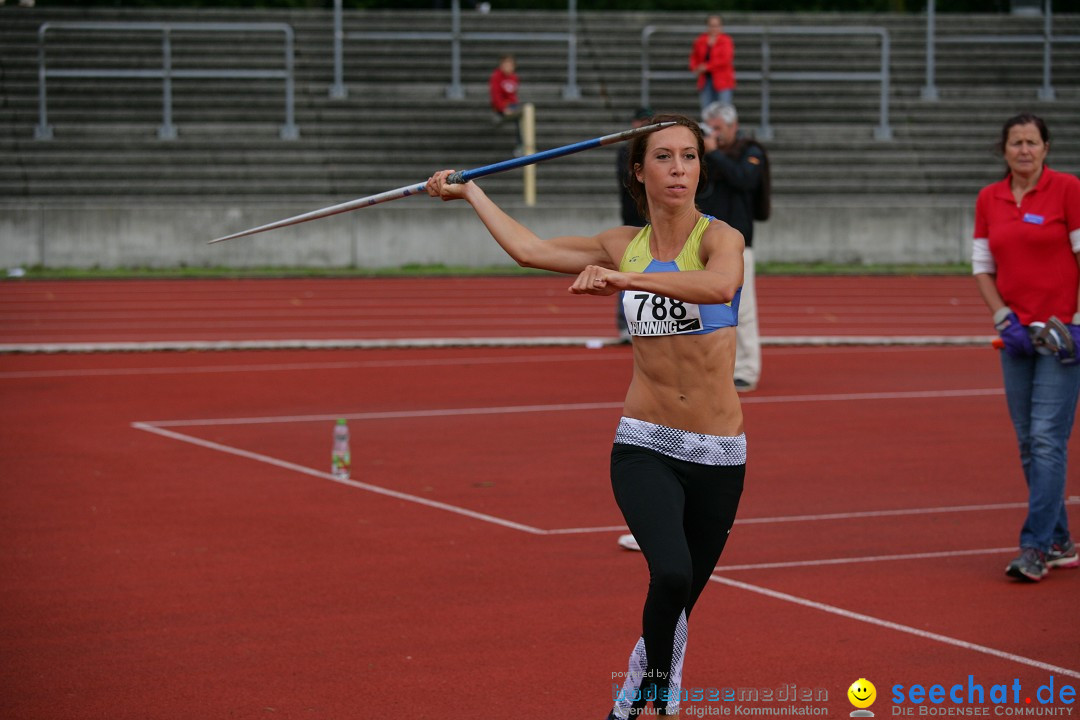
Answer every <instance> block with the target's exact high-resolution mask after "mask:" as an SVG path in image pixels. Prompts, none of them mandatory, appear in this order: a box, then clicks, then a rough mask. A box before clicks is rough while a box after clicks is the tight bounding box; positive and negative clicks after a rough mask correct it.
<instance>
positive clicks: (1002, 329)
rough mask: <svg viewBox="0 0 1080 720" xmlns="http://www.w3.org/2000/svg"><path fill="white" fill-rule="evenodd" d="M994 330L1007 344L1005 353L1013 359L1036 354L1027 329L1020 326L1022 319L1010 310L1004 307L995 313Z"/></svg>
mask: <svg viewBox="0 0 1080 720" xmlns="http://www.w3.org/2000/svg"><path fill="white" fill-rule="evenodd" d="M994 329H996V330H997V331H998V335H1000V336H1001V341H1002V342H1003V343H1005V352H1007V353H1009V354H1010V355H1012V356H1013V357H1024V356H1025V355H1034V354H1035V348H1034V347H1033V346H1032V344H1031V336H1030V335H1028V331H1027V328H1026V327H1024V326H1023V325H1021V324H1020V318H1018V317H1016V313H1014V312H1013V311H1012V310H1011V309H1010V308H1007V307H1003V308H1001V309H1000V310H998V311H997V312H996V313H994Z"/></svg>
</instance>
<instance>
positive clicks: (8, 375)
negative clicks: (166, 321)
mask: <svg viewBox="0 0 1080 720" xmlns="http://www.w3.org/2000/svg"><path fill="white" fill-rule="evenodd" d="M629 359H630V353H629V351H627V352H625V353H615V352H604V353H594V352H590V353H588V354H586V353H585V352H584V351H582V352H581V353H577V354H574V355H530V356H516V357H497V356H491V357H469V358H429V359H426V360H417V359H414V360H406V359H401V360H354V361H351V362H349V361H341V362H313V363H259V364H247V365H193V366H190V367H183V366H177V367H160V366H159V367H147V368H85V369H77V368H70V369H61V370H10V371H7V372H0V380H24V379H30V378H52V377H111V376H119V377H128V376H132V375H203V374H211V373H238V372H242V373H252V372H294V371H306V370H354V369H360V368H402V367H440V366H446V365H453V366H460V365H495V364H498V365H504V364H510V363H552V362H596V361H611V362H615V361H618V362H625V361H627V360H629Z"/></svg>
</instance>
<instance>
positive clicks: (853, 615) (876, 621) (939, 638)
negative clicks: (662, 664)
mask: <svg viewBox="0 0 1080 720" xmlns="http://www.w3.org/2000/svg"><path fill="white" fill-rule="evenodd" d="M709 580H711V581H712V582H715V583H720V584H721V585H728V586H730V587H733V588H738V589H739V590H746V591H748V592H753V593H758V594H759V595H765V596H766V597H771V598H773V599H775V600H782V601H784V602H789V603H794V604H796V605H802V606H803V607H807V608H810V609H812V610H819V611H821V612H825V613H829V614H831V615H839V616H840V617H843V618H847V619H849V620H857V621H859V622H864V623H867V624H870V625H877V626H878V627H883V628H888V629H889V630H896V631H897V632H902V633H907V634H909V635H915V636H916V637H920V638H923V639H925V640H932V641H934V642H938V643H942V644H944V645H952V646H953V647H958V648H961V649H963V650H970V651H972V652H978V653H983V654H985V655H992V656H994V657H997V658H1001V659H1003V660H1009V661H1011V662H1015V663H1019V664H1021V665H1028V666H1030V667H1034V668H1039V669H1040V670H1046V671H1047V672H1051V673H1054V674H1055V675H1065V676H1067V677H1072V678H1080V670H1070V669H1069V668H1063V667H1059V666H1057V665H1050V664H1049V663H1044V662H1041V661H1039V660H1033V659H1031V658H1028V657H1024V656H1023V655H1015V654H1013V653H1008V652H1005V651H1003V650H996V649H994V648H991V647H986V646H985V645H977V644H975V643H971V642H967V641H966V640H958V639H957V638H952V637H949V636H947V635H940V634H938V633H933V632H928V631H926V630H920V629H918V628H913V627H911V626H909V625H901V624H900V623H895V622H892V621H890V620H882V619H881V618H876V617H873V616H871V615H864V614H862V613H857V612H852V611H851V610H844V609H843V608H839V607H836V606H835V605H827V604H825V603H820V602H816V601H814V600H807V599H806V598H801V597H798V596H796V595H789V594H787V593H782V592H778V591H776V590H769V589H768V588H764V587H761V586H760V585H751V584H750V583H744V582H739V581H738V580H732V579H730V578H726V577H721V576H719V575H713V576H712V577H710V578H709Z"/></svg>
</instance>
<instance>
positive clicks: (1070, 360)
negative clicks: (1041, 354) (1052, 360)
mask: <svg viewBox="0 0 1080 720" xmlns="http://www.w3.org/2000/svg"><path fill="white" fill-rule="evenodd" d="M1073 319H1074V320H1075V319H1076V318H1073ZM1065 327H1067V328H1069V334H1070V335H1072V339H1073V348H1072V353H1071V354H1070V353H1069V351H1068V349H1067V348H1064V347H1063V348H1061V349H1060V350H1058V354H1057V358H1058V360H1060V361H1061V364H1062V365H1075V364H1076V363H1078V362H1080V325H1073V324H1069V325H1066V326H1065Z"/></svg>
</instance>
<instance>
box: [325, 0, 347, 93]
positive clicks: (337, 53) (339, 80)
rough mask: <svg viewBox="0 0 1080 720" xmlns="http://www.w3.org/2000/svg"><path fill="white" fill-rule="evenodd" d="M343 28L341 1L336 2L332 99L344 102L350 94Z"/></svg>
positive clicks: (335, 0) (336, 0)
mask: <svg viewBox="0 0 1080 720" xmlns="http://www.w3.org/2000/svg"><path fill="white" fill-rule="evenodd" d="M342 28H343V23H342V19H341V0H334V84H333V85H331V86H330V97H331V98H333V99H334V100H342V99H344V98H345V97H346V96H348V94H349V91H348V89H347V88H346V87H345V80H344V77H345V68H344V65H345V60H344V50H343V48H342V45H343V44H344V41H345V33H344V31H343V29H342Z"/></svg>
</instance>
